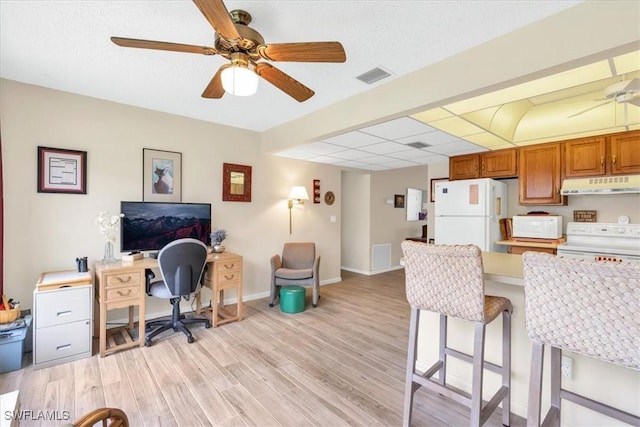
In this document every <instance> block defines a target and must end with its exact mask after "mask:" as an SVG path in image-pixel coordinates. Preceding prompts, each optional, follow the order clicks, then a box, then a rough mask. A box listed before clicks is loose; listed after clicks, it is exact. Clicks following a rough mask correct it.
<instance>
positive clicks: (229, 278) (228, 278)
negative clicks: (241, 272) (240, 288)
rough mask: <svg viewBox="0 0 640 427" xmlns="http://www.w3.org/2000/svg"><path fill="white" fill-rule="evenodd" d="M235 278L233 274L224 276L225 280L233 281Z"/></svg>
mask: <svg viewBox="0 0 640 427" xmlns="http://www.w3.org/2000/svg"><path fill="white" fill-rule="evenodd" d="M234 277H235V274H232V275H231V276H227V275H226V274H225V275H224V278H225V279H227V280H231V279H233V278H234Z"/></svg>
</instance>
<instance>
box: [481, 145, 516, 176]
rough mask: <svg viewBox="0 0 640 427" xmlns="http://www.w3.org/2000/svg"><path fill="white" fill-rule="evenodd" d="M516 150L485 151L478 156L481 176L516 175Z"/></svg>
mask: <svg viewBox="0 0 640 427" xmlns="http://www.w3.org/2000/svg"><path fill="white" fill-rule="evenodd" d="M517 158H518V157H517V150H516V149H515V148H509V149H507V150H497V151H487V152H486V153H482V155H481V156H480V162H481V163H482V165H481V171H480V176H482V177H483V178H512V177H516V176H518V162H517Z"/></svg>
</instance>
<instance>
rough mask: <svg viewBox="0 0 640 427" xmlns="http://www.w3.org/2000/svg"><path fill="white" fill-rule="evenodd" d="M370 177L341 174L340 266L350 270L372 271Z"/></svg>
mask: <svg viewBox="0 0 640 427" xmlns="http://www.w3.org/2000/svg"><path fill="white" fill-rule="evenodd" d="M370 200H371V174H368V173H362V172H349V171H343V172H342V233H341V236H340V246H341V260H340V261H341V262H340V264H341V266H342V268H345V269H347V270H349V271H355V272H360V273H368V272H369V271H370V270H371V233H370V230H371V215H370V211H369V205H370Z"/></svg>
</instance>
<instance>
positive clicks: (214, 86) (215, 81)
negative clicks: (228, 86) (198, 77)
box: [202, 64, 231, 99]
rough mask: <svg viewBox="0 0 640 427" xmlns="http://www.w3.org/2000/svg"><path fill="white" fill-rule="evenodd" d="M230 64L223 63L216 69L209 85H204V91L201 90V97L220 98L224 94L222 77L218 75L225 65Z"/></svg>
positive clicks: (228, 65)
mask: <svg viewBox="0 0 640 427" xmlns="http://www.w3.org/2000/svg"><path fill="white" fill-rule="evenodd" d="M230 66H231V64H225V65H223V66H222V67H220V68H219V69H218V71H217V72H216V74H215V75H214V76H213V78H212V79H211V81H210V82H209V85H208V86H207V87H206V89H205V90H204V92H202V97H203V98H214V99H220V98H222V96H223V95H224V88H223V87H222V78H221V77H220V76H221V74H222V70H224V69H225V68H227V67H230Z"/></svg>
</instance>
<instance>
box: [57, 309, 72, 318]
mask: <svg viewBox="0 0 640 427" xmlns="http://www.w3.org/2000/svg"><path fill="white" fill-rule="evenodd" d="M70 314H71V310H67V311H59V312H57V313H56V316H58V317H60V316H68V315H70Z"/></svg>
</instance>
